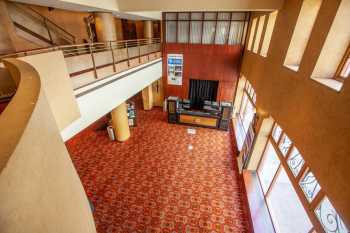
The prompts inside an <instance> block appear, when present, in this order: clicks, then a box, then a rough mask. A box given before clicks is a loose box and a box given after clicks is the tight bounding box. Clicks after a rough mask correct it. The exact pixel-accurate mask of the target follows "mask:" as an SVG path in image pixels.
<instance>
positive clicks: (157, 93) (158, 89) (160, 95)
mask: <svg viewBox="0 0 350 233" xmlns="http://www.w3.org/2000/svg"><path fill="white" fill-rule="evenodd" d="M152 89H153V106H158V107H163V102H164V91H163V80H162V78H160V79H158V80H157V81H155V82H154V83H152Z"/></svg>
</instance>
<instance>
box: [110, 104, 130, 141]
mask: <svg viewBox="0 0 350 233" xmlns="http://www.w3.org/2000/svg"><path fill="white" fill-rule="evenodd" d="M111 115H112V127H113V129H114V132H115V136H116V139H117V140H118V141H120V142H124V141H126V140H127V139H128V138H129V137H130V129H129V121H128V115H127V109H126V103H125V102H123V103H121V104H120V105H119V106H118V107H116V108H115V109H113V110H112V112H111Z"/></svg>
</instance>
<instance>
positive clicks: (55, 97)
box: [20, 51, 80, 130]
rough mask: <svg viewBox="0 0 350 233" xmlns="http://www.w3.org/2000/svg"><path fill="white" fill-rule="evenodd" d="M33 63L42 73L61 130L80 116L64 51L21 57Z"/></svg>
mask: <svg viewBox="0 0 350 233" xmlns="http://www.w3.org/2000/svg"><path fill="white" fill-rule="evenodd" d="M20 59H21V60H23V61H25V62H28V63H29V64H30V65H32V66H33V67H34V68H35V69H36V71H37V72H38V73H39V75H40V80H41V85H42V88H43V92H45V95H46V97H47V99H48V102H49V105H50V107H51V110H52V113H53V116H54V118H55V120H56V123H57V126H58V128H59V130H63V129H64V128H65V127H67V126H68V125H70V124H71V123H72V122H73V121H74V120H76V119H78V118H79V117H80V112H79V107H78V105H77V102H76V99H75V96H74V93H73V88H72V84H71V80H70V77H69V74H68V70H67V66H66V62H65V60H64V57H63V54H62V51H55V52H50V53H43V54H37V55H32V56H27V57H22V58H20Z"/></svg>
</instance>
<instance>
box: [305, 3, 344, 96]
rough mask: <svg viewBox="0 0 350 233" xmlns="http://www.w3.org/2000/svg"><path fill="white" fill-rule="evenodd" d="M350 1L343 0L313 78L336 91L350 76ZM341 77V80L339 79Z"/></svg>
mask: <svg viewBox="0 0 350 233" xmlns="http://www.w3.org/2000/svg"><path fill="white" fill-rule="evenodd" d="M349 11H350V2H349V1H347V0H342V1H341V2H340V5H339V7H338V11H337V13H336V15H335V17H334V19H333V22H332V25H331V28H330V30H329V32H328V34H327V38H326V40H325V42H324V44H323V46H322V50H321V53H320V55H319V57H318V59H317V62H316V65H315V68H314V70H313V72H312V75H311V78H312V79H313V80H315V81H317V82H319V83H321V84H323V85H326V86H328V87H330V88H332V89H334V90H336V91H340V90H341V88H342V85H343V84H342V80H341V79H344V78H346V77H348V76H349V72H350V71H349V69H350V68H349V38H350V27H349V25H348V23H347V22H350V14H349ZM339 79H340V80H339Z"/></svg>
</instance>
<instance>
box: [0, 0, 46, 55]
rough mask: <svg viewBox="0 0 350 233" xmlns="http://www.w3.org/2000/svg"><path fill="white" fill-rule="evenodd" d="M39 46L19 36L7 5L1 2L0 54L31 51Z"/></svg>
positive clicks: (1, 0) (0, 0)
mask: <svg viewBox="0 0 350 233" xmlns="http://www.w3.org/2000/svg"><path fill="white" fill-rule="evenodd" d="M38 47H39V46H38V45H36V44H34V43H31V42H29V41H27V40H25V39H23V38H21V37H19V36H17V33H16V30H15V27H14V25H13V23H12V20H11V18H10V15H9V11H8V8H7V3H6V1H4V0H0V54H1V53H3V54H6V53H12V52H16V51H23V50H30V49H35V48H38Z"/></svg>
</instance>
